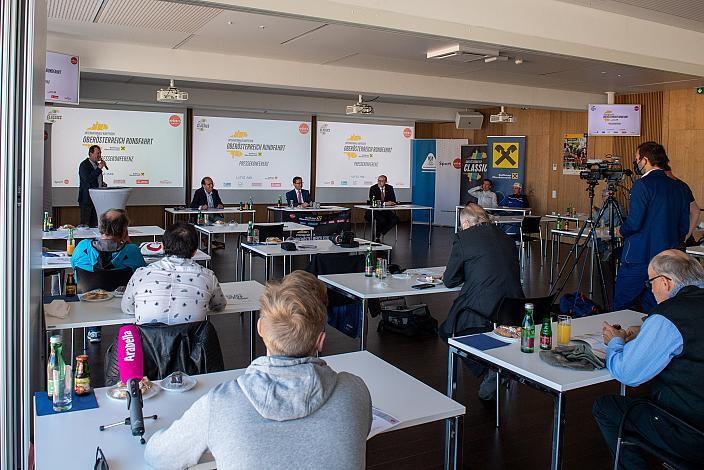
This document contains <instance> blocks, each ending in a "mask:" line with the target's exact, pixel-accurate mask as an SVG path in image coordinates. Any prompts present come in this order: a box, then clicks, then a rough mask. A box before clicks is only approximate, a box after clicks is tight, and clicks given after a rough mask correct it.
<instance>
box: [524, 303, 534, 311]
mask: <svg viewBox="0 0 704 470" xmlns="http://www.w3.org/2000/svg"><path fill="white" fill-rule="evenodd" d="M534 308H535V307H534V306H533V304H526V310H528V309H530V310H533V309H534Z"/></svg>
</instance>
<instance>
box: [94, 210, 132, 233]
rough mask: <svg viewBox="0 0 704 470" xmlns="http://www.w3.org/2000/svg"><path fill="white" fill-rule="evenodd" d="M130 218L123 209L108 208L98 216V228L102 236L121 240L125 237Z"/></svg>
mask: <svg viewBox="0 0 704 470" xmlns="http://www.w3.org/2000/svg"><path fill="white" fill-rule="evenodd" d="M129 225H130V219H129V218H128V217H127V212H126V211H125V210H124V209H108V210H106V211H105V212H104V213H103V214H102V215H101V216H100V223H99V224H98V228H99V230H100V234H101V235H103V237H104V238H106V237H107V238H112V239H114V240H116V241H122V240H125V239H126V238H127V228H128V227H129Z"/></svg>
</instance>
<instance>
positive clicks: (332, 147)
mask: <svg viewBox="0 0 704 470" xmlns="http://www.w3.org/2000/svg"><path fill="white" fill-rule="evenodd" d="M412 139H413V128H412V127H409V126H391V125H380V124H360V123H356V122H322V121H318V142H317V167H316V180H317V181H316V183H317V186H318V187H323V188H340V187H343V188H348V187H352V188H354V187H369V186H371V185H373V184H375V183H376V180H377V176H379V175H381V174H384V175H386V176H387V178H388V183H389V184H391V185H392V186H394V187H395V188H410V187H411V140H412Z"/></svg>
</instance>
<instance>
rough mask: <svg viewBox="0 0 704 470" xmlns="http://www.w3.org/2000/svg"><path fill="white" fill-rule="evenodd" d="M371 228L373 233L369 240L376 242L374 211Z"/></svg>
mask: <svg viewBox="0 0 704 470" xmlns="http://www.w3.org/2000/svg"><path fill="white" fill-rule="evenodd" d="M371 226H372V233H371V236H370V237H369V238H371V239H372V240H374V239H375V238H376V230H374V211H372V222H371Z"/></svg>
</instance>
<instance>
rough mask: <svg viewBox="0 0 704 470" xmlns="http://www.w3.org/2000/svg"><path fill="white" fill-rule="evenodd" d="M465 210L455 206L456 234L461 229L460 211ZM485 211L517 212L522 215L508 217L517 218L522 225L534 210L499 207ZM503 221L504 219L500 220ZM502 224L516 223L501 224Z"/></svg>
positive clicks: (462, 207)
mask: <svg viewBox="0 0 704 470" xmlns="http://www.w3.org/2000/svg"><path fill="white" fill-rule="evenodd" d="M462 209H464V206H455V233H457V231H458V230H459V228H460V211H461V210H462ZM484 210H485V211H487V212H488V213H490V214H491V213H492V212H516V213H517V214H520V215H514V216H508V217H515V218H517V219H520V220H518V223H520V222H521V221H522V220H523V216H525V215H527V214H530V213H531V211H532V209H531V208H530V207H504V206H499V207H484ZM504 216H506V215H505V214H504V215H499V216H495V217H504ZM498 220H502V219H498ZM501 223H516V222H501Z"/></svg>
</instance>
